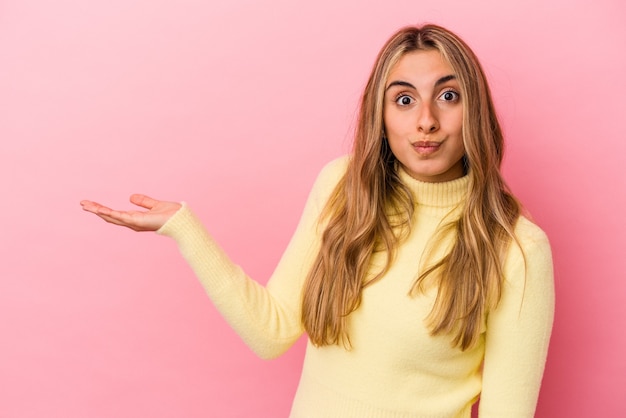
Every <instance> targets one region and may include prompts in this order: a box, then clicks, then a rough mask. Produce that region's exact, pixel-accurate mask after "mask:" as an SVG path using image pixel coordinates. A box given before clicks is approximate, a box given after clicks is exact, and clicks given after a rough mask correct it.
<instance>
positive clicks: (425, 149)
mask: <svg viewBox="0 0 626 418" xmlns="http://www.w3.org/2000/svg"><path fill="white" fill-rule="evenodd" d="M441 144H442V143H441V142H437V141H415V142H412V143H411V145H412V146H413V148H414V149H415V151H417V152H418V153H420V154H422V155H428V154H432V153H433V152H435V151H437V150H438V149H439V147H440V146H441Z"/></svg>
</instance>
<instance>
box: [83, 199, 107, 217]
mask: <svg viewBox="0 0 626 418" xmlns="http://www.w3.org/2000/svg"><path fill="white" fill-rule="evenodd" d="M80 204H81V206H82V207H83V210H86V211H87V212H91V213H95V214H96V215H98V214H99V213H105V214H107V213H109V212H111V209H110V208H108V207H106V206H104V205H101V204H100V203H96V202H91V201H89V200H83V201H81V202H80Z"/></svg>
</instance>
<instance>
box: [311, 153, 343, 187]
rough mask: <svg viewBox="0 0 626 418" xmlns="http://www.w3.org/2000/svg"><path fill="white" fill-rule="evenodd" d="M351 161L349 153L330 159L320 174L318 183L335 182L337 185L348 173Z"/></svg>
mask: <svg viewBox="0 0 626 418" xmlns="http://www.w3.org/2000/svg"><path fill="white" fill-rule="evenodd" d="M349 163H350V156H349V155H343V156H341V157H339V158H335V159H334V160H332V161H329V162H328V163H326V165H324V167H323V168H322V170H321V171H320V173H319V174H318V176H317V181H316V183H320V182H321V183H333V185H336V184H337V183H338V182H339V180H340V179H341V178H342V177H343V176H344V174H345V173H346V170H347V169H348V164H349Z"/></svg>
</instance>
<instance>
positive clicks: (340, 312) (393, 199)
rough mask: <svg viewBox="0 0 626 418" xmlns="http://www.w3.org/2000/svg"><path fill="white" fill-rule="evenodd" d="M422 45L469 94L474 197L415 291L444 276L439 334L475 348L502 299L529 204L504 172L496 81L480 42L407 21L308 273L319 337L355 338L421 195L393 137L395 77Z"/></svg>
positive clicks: (378, 81) (386, 60)
mask: <svg viewBox="0 0 626 418" xmlns="http://www.w3.org/2000/svg"><path fill="white" fill-rule="evenodd" d="M416 50H437V51H439V52H440V53H441V55H442V57H443V58H444V59H445V60H446V61H447V62H448V63H449V64H450V66H451V67H452V69H453V71H454V73H455V75H456V77H457V80H458V82H459V86H460V90H461V91H460V94H461V98H462V101H463V142H464V146H465V156H464V163H465V168H466V170H467V175H468V176H469V190H468V198H467V201H466V202H465V206H464V207H463V209H462V213H461V215H460V217H459V218H458V220H456V221H454V222H452V223H450V224H448V225H445V226H443V227H442V228H440V234H442V235H443V234H447V233H450V232H452V233H454V234H455V235H456V237H455V240H454V244H453V245H452V248H451V250H450V251H449V252H448V253H447V255H445V256H444V258H443V259H441V260H438V261H436V262H434V263H433V264H431V265H429V266H427V268H426V269H425V271H424V272H423V273H421V274H420V276H419V277H418V278H417V280H416V282H415V285H414V288H413V291H417V290H419V289H422V288H423V286H424V283H425V279H426V278H427V277H434V278H436V284H437V286H438V293H437V298H436V301H435V305H434V307H433V309H432V311H431V313H430V315H429V316H428V317H427V326H428V327H429V329H430V331H431V333H432V334H433V335H435V334H440V333H450V334H451V335H452V344H453V345H455V346H458V347H460V348H461V349H463V350H464V349H466V348H468V347H470V346H472V345H473V344H475V343H476V342H477V341H478V338H479V335H480V324H481V322H482V319H483V316H484V314H485V313H486V312H487V311H488V310H489V309H492V308H493V307H495V306H496V305H497V303H498V301H499V299H500V295H501V287H502V280H503V277H502V267H501V266H502V258H503V255H504V253H505V251H506V249H507V248H508V246H509V244H510V242H511V240H514V239H515V235H514V232H513V229H514V224H515V222H516V220H517V219H518V217H519V214H520V205H519V203H518V202H517V200H516V199H515V198H514V197H513V195H512V194H511V193H510V192H509V190H508V188H507V186H506V184H505V182H504V180H503V179H502V176H501V174H500V164H501V162H502V156H503V136H502V131H501V128H500V125H499V122H498V120H497V117H496V113H495V108H494V105H493V102H492V99H491V94H490V91H489V87H488V84H487V80H486V78H485V75H484V73H483V70H482V68H481V66H480V63H479V62H478V59H477V58H476V56H475V55H474V53H473V52H472V51H471V49H470V48H469V47H468V46H467V45H466V44H465V43H464V42H463V41H462V40H461V39H460V38H459V37H458V36H456V35H455V34H453V33H452V32H450V31H448V30H446V29H444V28H442V27H439V26H436V25H425V26H422V27H406V28H403V29H401V30H399V31H398V32H397V33H395V34H394V35H393V36H392V37H391V38H390V39H389V40H388V41H387V43H386V44H385V45H384V46H383V48H382V50H381V51H380V53H379V55H378V57H377V59H376V62H375V65H374V68H373V70H372V73H371V75H370V77H369V80H368V82H367V85H366V87H365V91H364V93H363V96H362V100H361V106H360V110H359V117H358V123H357V127H356V132H355V141H354V146H353V153H352V157H351V159H350V162H349V164H348V168H347V171H346V173H345V175H344V176H343V178H342V179H341V180H340V181H339V183H338V185H337V187H336V188H335V190H334V191H333V193H332V195H331V197H330V199H329V201H328V203H327V204H326V207H325V210H324V212H323V214H322V219H323V220H324V221H325V222H327V224H326V227H325V230H324V232H323V235H322V245H321V249H320V251H319V253H318V255H317V258H316V259H315V261H314V264H313V267H312V268H311V271H310V272H309V275H308V277H307V279H306V282H305V286H304V293H303V310H302V321H303V324H304V327H305V329H306V331H307V333H308V335H309V338H310V339H311V341H312V342H313V344H316V345H319V346H321V345H332V344H339V343H343V344H344V345H345V346H349V345H350V340H349V335H348V330H347V325H346V321H347V317H348V315H349V314H350V313H351V312H353V311H354V310H355V309H357V308H358V306H359V304H360V301H361V292H362V289H363V288H364V287H365V286H367V285H369V284H371V283H373V282H375V281H376V280H378V279H380V277H382V276H383V275H384V274H385V273H386V271H387V270H388V268H389V265H390V264H391V262H392V260H393V256H394V253H395V249H396V247H397V245H398V242H399V241H400V240H401V239H402V238H403V237H404V236H405V234H406V232H407V231H408V228H409V227H410V224H409V222H410V219H411V217H412V215H413V199H412V196H411V193H410V192H409V190H408V189H407V188H406V186H404V185H403V183H402V182H401V181H400V179H399V177H398V173H397V160H396V158H395V156H394V155H393V154H392V152H391V150H390V149H389V146H388V144H387V141H385V140H383V132H384V123H383V98H384V93H385V84H386V82H387V79H388V76H389V73H390V71H391V69H392V68H393V67H394V65H395V64H396V63H397V62H398V61H399V60H400V58H401V57H403V56H404V55H405V54H407V53H409V52H411V51H416ZM379 250H382V251H386V255H387V259H386V264H385V267H384V268H383V269H382V271H380V272H378V274H377V275H375V276H374V277H373V278H372V279H370V280H366V274H368V270H369V267H370V266H369V260H370V257H371V255H372V253H373V252H374V251H379Z"/></svg>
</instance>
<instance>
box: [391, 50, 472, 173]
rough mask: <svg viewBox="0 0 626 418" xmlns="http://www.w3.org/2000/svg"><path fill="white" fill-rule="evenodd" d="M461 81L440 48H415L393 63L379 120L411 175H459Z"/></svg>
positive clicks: (396, 154)
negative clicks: (381, 117) (418, 49)
mask: <svg viewBox="0 0 626 418" xmlns="http://www.w3.org/2000/svg"><path fill="white" fill-rule="evenodd" d="M459 92H460V86H459V82H458V80H457V79H456V77H455V75H454V71H453V70H452V67H451V66H450V64H448V63H447V62H446V61H445V59H443V57H442V56H441V54H440V53H439V51H436V50H426V51H414V52H410V53H407V54H406V55H404V56H403V57H402V58H400V60H399V61H398V63H397V64H396V65H395V66H394V67H393V68H392V70H391V72H390V74H389V79H388V81H387V84H386V91H385V98H384V100H385V102H384V111H383V112H384V113H383V120H384V123H385V134H386V137H387V140H388V141H389V146H390V148H391V151H392V152H393V154H394V155H395V157H396V158H397V159H398V161H399V162H400V164H402V166H403V168H404V169H405V170H406V171H407V173H409V174H410V175H411V176H412V177H413V178H415V179H417V180H420V181H424V182H443V181H450V180H454V179H457V178H459V177H462V176H463V175H464V170H463V161H462V158H463V155H464V154H465V147H464V146H463V136H462V127H463V101H462V98H461V97H460V94H459Z"/></svg>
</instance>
